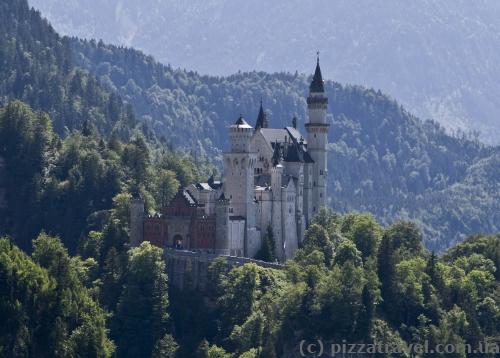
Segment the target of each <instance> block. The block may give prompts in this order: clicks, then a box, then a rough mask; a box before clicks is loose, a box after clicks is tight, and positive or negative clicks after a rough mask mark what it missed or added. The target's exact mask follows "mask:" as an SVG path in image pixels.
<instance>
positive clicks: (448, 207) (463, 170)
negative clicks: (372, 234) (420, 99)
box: [71, 39, 500, 250]
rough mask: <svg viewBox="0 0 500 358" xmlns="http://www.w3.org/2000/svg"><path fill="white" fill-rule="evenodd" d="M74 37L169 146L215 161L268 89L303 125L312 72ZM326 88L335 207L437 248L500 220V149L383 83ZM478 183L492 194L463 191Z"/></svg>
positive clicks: (80, 55) (287, 117)
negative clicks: (182, 64)
mask: <svg viewBox="0 0 500 358" xmlns="http://www.w3.org/2000/svg"><path fill="white" fill-rule="evenodd" d="M71 44H72V50H73V53H74V56H75V59H74V60H75V62H76V63H78V64H79V65H80V66H82V67H84V68H86V69H87V70H88V71H89V72H91V73H93V74H95V75H96V76H97V77H98V78H99V79H100V80H101V82H102V83H103V84H105V85H106V86H108V87H109V88H110V89H112V90H114V91H116V92H117V93H118V94H119V95H120V96H122V97H123V98H124V99H125V100H126V101H128V102H130V103H133V104H134V106H135V108H136V111H137V114H138V115H139V116H140V117H141V119H142V120H143V121H144V122H145V123H146V127H147V128H149V129H150V130H152V131H153V132H155V133H156V134H157V135H158V136H163V137H165V138H166V140H167V141H168V142H169V143H170V145H171V146H174V147H177V148H178V147H185V148H188V149H189V150H192V151H194V152H196V153H197V154H198V155H204V154H208V156H209V157H210V158H211V159H212V160H213V161H216V162H217V161H218V159H220V151H221V150H222V149H223V148H224V147H225V146H226V145H227V129H226V128H227V126H228V125H229V124H230V123H231V122H232V121H234V120H235V118H236V116H237V115H238V114H239V113H242V114H243V115H244V116H246V118H247V120H248V121H249V122H250V123H251V124H254V121H255V118H256V116H257V110H258V108H259V101H260V99H261V98H262V99H263V102H264V105H265V107H266V109H267V110H268V115H269V120H270V125H271V126H275V127H283V126H285V125H289V124H290V123H291V118H292V116H293V115H297V116H298V118H299V126H300V127H301V128H303V125H304V121H305V118H306V102H305V97H306V95H307V91H308V81H309V79H308V78H307V77H306V76H303V75H292V74H289V73H276V74H267V73H264V72H250V73H239V74H236V75H232V76H228V77H211V76H201V75H199V74H197V73H195V72H187V71H182V70H174V69H172V68H171V67H170V66H164V65H162V64H160V63H157V62H155V60H154V59H153V58H152V57H148V56H145V55H144V54H142V53H141V52H138V51H136V50H133V49H129V48H122V47H116V46H109V45H105V44H104V43H102V42H99V43H96V42H95V41H81V40H78V39H72V40H71ZM311 67H313V66H311ZM325 88H326V91H327V94H328V96H329V99H330V105H329V116H330V120H331V121H332V127H331V130H330V138H329V141H330V146H329V151H330V152H329V157H328V160H329V169H330V170H329V172H330V173H331V174H330V176H329V183H328V184H329V196H330V197H329V200H330V201H329V202H330V204H331V206H332V207H333V208H335V209H336V210H340V211H351V210H358V211H370V212H372V213H374V214H375V215H376V216H377V217H378V218H379V219H380V220H381V221H382V222H383V223H386V224H387V223H390V222H392V221H394V220H395V219H397V218H410V219H413V220H416V221H419V222H420V224H421V226H422V227H423V228H424V231H425V233H426V239H427V244H428V246H429V247H431V248H432V249H435V250H441V249H443V248H445V247H447V246H449V245H450V244H452V243H454V242H457V241H459V240H461V238H463V237H464V235H467V234H471V233H473V232H476V231H484V232H496V231H498V230H499V229H500V228H499V227H498V222H500V218H499V217H498V213H499V212H500V206H499V202H500V201H499V200H498V199H499V198H500V191H499V190H497V189H498V182H499V181H498V178H500V173H499V170H498V167H497V166H495V165H494V164H495V163H496V162H497V161H498V148H492V147H488V146H484V145H482V144H481V143H480V142H478V141H477V140H475V139H474V138H472V137H467V136H464V135H463V136H459V137H452V136H449V135H447V134H446V133H445V132H444V130H443V129H442V128H441V127H440V126H439V125H437V124H436V123H435V122H432V121H426V122H422V121H420V120H419V119H418V118H416V117H414V116H413V115H411V114H409V113H408V112H407V111H406V110H405V109H404V108H402V107H401V106H400V105H399V104H398V103H397V102H395V101H394V100H392V99H390V98H389V97H387V96H385V95H383V94H382V93H381V92H380V91H374V90H370V89H366V88H364V87H360V86H342V85H340V84H338V83H335V82H331V81H327V82H326V84H325ZM481 168H482V169H481ZM481 172H482V173H483V174H484V175H482V176H481V175H478V173H481ZM472 192H474V193H476V195H477V198H484V199H485V200H480V202H479V203H478V202H477V201H478V199H476V198H472V197H471V196H465V198H464V196H463V195H464V194H466V193H472ZM443 197H445V198H446V200H439V199H438V198H443Z"/></svg>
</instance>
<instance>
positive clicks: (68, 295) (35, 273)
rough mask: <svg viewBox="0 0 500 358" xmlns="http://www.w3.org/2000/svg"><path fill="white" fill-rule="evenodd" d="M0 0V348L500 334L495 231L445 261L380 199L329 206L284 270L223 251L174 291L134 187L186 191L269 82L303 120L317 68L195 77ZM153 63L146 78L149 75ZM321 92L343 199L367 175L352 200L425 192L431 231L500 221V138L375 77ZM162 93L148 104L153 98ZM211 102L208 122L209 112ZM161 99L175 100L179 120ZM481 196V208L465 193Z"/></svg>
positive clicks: (216, 351) (216, 346)
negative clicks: (417, 102) (420, 114)
mask: <svg viewBox="0 0 500 358" xmlns="http://www.w3.org/2000/svg"><path fill="white" fill-rule="evenodd" d="M0 9H1V12H0V16H1V17H2V19H1V22H0V26H1V29H2V32H1V33H0V35H1V39H0V41H1V44H0V45H1V46H0V51H1V52H0V62H1V70H0V73H1V74H0V76H1V82H0V83H1V91H2V92H1V96H2V106H1V108H0V158H2V163H1V167H0V183H1V186H2V189H3V192H4V194H5V198H3V199H4V200H2V202H0V236H1V237H2V238H0V317H1V318H2V325H0V356H2V357H3V356H5V357H112V356H117V357H199V358H229V357H244V358H252V357H262V358H268V357H270V358H272V357H293V356H294V355H297V354H298V351H297V350H298V347H299V342H300V341H301V340H303V339H305V340H309V339H313V340H315V339H323V340H325V342H327V341H330V342H339V341H342V340H346V342H364V343H382V344H394V345H399V346H401V345H403V344H411V343H422V342H429V344H430V345H431V346H434V345H435V344H438V343H440V344H454V345H457V346H460V345H461V344H470V345H471V346H473V347H477V345H478V344H479V343H480V342H489V343H491V344H493V343H497V344H500V341H499V337H500V331H499V327H500V282H499V280H500V276H499V272H500V271H499V269H500V236H498V235H496V236H495V235H475V236H470V237H468V238H466V239H465V240H464V241H463V242H462V243H460V244H457V245H453V246H452V247H451V248H449V249H447V250H446V251H444V253H443V254H442V255H440V256H436V255H435V254H434V253H433V252H432V251H429V250H428V249H426V248H425V246H424V245H423V243H424V240H423V235H422V232H421V231H420V229H419V225H418V224H415V223H413V222H409V221H395V222H394V223H393V224H392V225H387V223H386V222H382V224H383V225H381V223H379V222H377V220H376V219H375V218H374V217H373V216H371V215H370V214H360V213H348V214H337V213H333V212H331V211H329V210H324V211H322V212H321V213H320V214H319V215H318V216H317V217H316V218H315V219H314V223H313V225H311V226H310V227H309V228H308V230H307V233H306V237H305V239H304V241H303V243H302V244H301V247H300V249H299V250H298V252H297V255H296V258H295V259H294V260H290V261H288V262H286V263H285V264H284V265H283V267H282V268H281V269H270V268H263V267H260V266H258V265H255V264H247V265H244V266H240V267H236V268H233V269H230V268H229V266H228V265H226V264H225V263H224V259H223V258H220V259H217V260H215V261H214V262H213V263H212V264H211V266H210V269H209V272H208V276H209V281H210V282H209V285H208V287H209V288H210V289H209V290H208V292H189V291H188V292H186V291H183V292H179V291H177V290H176V289H175V288H174V287H171V286H170V285H169V282H168V277H167V275H166V273H165V272H166V268H165V261H164V260H163V253H162V250H161V249H160V248H156V247H154V246H152V245H150V244H149V243H147V242H145V243H143V244H142V245H141V246H139V247H136V248H130V245H129V234H128V230H127V228H128V226H129V207H128V206H129V202H130V199H131V197H132V196H133V195H136V194H139V193H140V194H141V195H142V196H143V197H144V198H145V200H146V206H147V209H148V210H153V209H154V208H156V207H158V206H159V205H162V204H164V203H167V202H168V201H169V200H170V199H171V198H172V197H173V195H175V193H176V192H177V190H178V188H179V187H180V186H184V185H186V184H188V183H191V182H193V181H197V180H200V179H202V178H206V177H208V175H210V174H212V173H213V172H214V170H215V168H214V167H213V165H212V163H217V160H213V161H208V160H207V159H206V158H208V157H210V159H216V158H215V157H216V156H217V155H218V153H219V152H218V151H217V150H216V149H215V148H216V147H217V146H220V145H222V143H223V141H224V139H223V138H224V137H223V135H222V134H221V135H220V137H217V136H216V135H215V133H219V132H220V133H223V131H222V128H223V127H224V121H222V120H221V119H220V118H223V117H222V116H224V118H227V121H229V120H230V118H232V115H233V113H232V112H233V111H236V112H238V111H240V110H241V111H242V112H243V113H250V112H251V111H254V110H255V109H256V108H257V107H256V106H255V103H256V101H257V100H258V98H259V96H260V94H264V93H267V97H265V99H264V100H265V102H266V103H268V108H269V110H270V117H271V123H273V124H274V125H283V123H284V122H281V121H280V119H284V118H290V117H291V113H292V112H291V111H292V110H293V109H294V108H295V109H296V110H297V113H298V114H299V115H300V116H301V117H302V118H304V115H305V112H304V104H303V101H304V98H303V96H304V93H305V85H306V78H304V77H302V76H299V75H296V76H295V75H289V74H276V75H266V74H263V73H260V74H259V73H253V74H238V75H235V76H233V77H230V78H208V77H206V78H205V77H199V76H198V75H196V74H195V73H188V72H184V71H179V70H175V71H174V70H172V69H169V68H168V67H162V66H161V65H158V64H155V63H154V62H153V61H152V60H151V59H149V60H148V59H147V58H145V57H144V56H143V55H142V54H140V53H138V52H136V51H133V50H128V49H120V48H114V47H110V46H104V45H102V44H96V43H83V42H82V43H80V42H78V41H77V40H75V39H65V38H61V37H59V36H58V35H57V34H56V33H55V32H54V31H53V30H52V29H51V27H50V26H49V24H48V23H47V22H45V21H43V20H41V18H40V14H38V13H37V12H34V11H32V10H30V9H29V8H28V5H27V3H26V2H25V1H24V0H7V1H3V2H2V3H1V4H0ZM75 41H76V42H75ZM78 46H82V47H81V48H79V47H78ZM78 48H79V49H78ZM51 49H53V51H52V50H51ZM84 50H85V51H90V52H91V51H95V53H94V54H93V55H92V56H97V53H98V52H99V51H101V52H103V53H106V54H107V55H106V56H115V55H116V56H118V57H119V58H120V57H121V56H122V55H123V56H124V57H123V58H122V60H121V61H123V63H122V64H125V63H127V66H125V65H123V67H120V66H122V65H119V64H120V63H121V62H120V61H118V59H117V60H116V62H115V64H114V65H109V68H111V69H113V71H117V70H118V69H120V68H122V69H123V71H125V70H126V69H127V68H129V70H127V71H130V72H126V73H125V74H124V75H123V78H129V79H130V80H128V81H127V82H130V81H131V80H133V79H134V78H136V77H137V83H139V84H140V86H144V87H148V86H149V87H148V88H153V87H155V85H154V84H151V83H148V82H147V81H149V80H151V79H154V80H155V81H156V79H158V78H160V77H165V76H166V75H167V74H170V75H171V76H172V77H171V78H172V79H173V81H174V82H173V85H172V86H175V88H172V89H168V87H167V85H166V84H163V83H162V84H161V86H165V87H164V88H163V89H162V87H160V84H157V85H156V86H157V87H156V90H158V91H164V93H165V97H162V96H158V97H156V98H157V99H156V105H152V104H151V105H150V104H143V105H142V106H141V104H140V101H139V98H140V96H138V97H136V96H131V95H130V94H129V95H127V93H124V92H123V89H122V88H121V87H119V86H117V85H115V84H114V82H113V81H114V80H115V81H116V79H113V78H112V77H109V79H110V80H109V81H107V82H106V78H105V77H106V74H107V72H106V70H105V69H106V68H107V67H106V65H104V69H103V70H102V71H104V72H102V73H101V75H102V76H100V75H97V76H99V77H98V78H99V79H97V77H94V71H93V68H92V64H91V62H88V63H87V65H84V62H85V61H89V60H88V58H91V57H92V56H90V54H89V53H87V54H86V55H84V53H85V51H84ZM125 55H126V56H125ZM78 58H79V60H78ZM86 58H87V60H85V59H86ZM127 59H128V60H127ZM148 61H149V62H148ZM102 62H103V63H106V62H107V61H106V60H105V59H102ZM132 64H135V65H134V66H132ZM80 66H81V67H80ZM109 68H108V70H109ZM148 68H149V70H150V71H151V72H150V74H149V77H148V76H145V75H144V73H142V72H141V71H144V69H148ZM133 71H137V74H136V75H134V74H133ZM139 73H142V74H141V75H140V76H139ZM143 75H144V76H143ZM141 77H143V81H145V82H144V83H140V82H139V79H140V78H141ZM245 79H246V80H245ZM291 79H293V81H296V86H295V87H294V86H289V84H290V83H289V81H290V80H291ZM110 81H111V82H110ZM133 81H134V82H135V81H136V80H133ZM210 81H212V82H210ZM181 83H182V85H181ZM203 83H205V84H203ZM207 83H211V85H210V86H209V85H208V84H207ZM252 83H253V84H252ZM231 86H233V87H231ZM198 87H199V88H203V89H204V91H207V92H206V94H205V95H204V96H200V95H199V94H200V92H197V91H198ZM137 88H139V89H140V88H141V87H139V85H137V87H136V89H137ZM231 88H232V89H231ZM249 88H250V89H249ZM294 88H295V89H294ZM301 88H302V89H301ZM327 88H328V92H329V96H330V99H331V111H332V115H333V119H334V120H333V127H334V129H333V130H332V144H331V147H330V154H331V156H330V161H331V163H330V165H331V166H332V168H334V167H335V166H337V167H338V168H343V169H344V170H343V171H342V172H340V171H339V172H338V173H337V174H335V175H334V180H335V181H334V183H335V184H336V186H334V187H333V188H335V189H332V199H333V200H332V205H333V206H334V207H335V205H343V206H342V207H340V209H342V210H350V209H351V207H350V206H349V205H354V204H349V205H348V204H347V203H356V201H355V200H354V199H353V198H351V199H349V201H348V200H347V196H348V193H349V190H354V186H355V185H356V183H359V182H362V181H363V180H366V177H363V176H364V175H368V173H369V174H370V176H369V177H370V178H371V179H370V180H372V181H373V182H372V184H369V183H367V184H365V185H362V186H359V185H358V188H357V189H356V190H363V191H362V192H360V193H359V199H356V200H358V204H357V205H373V207H375V204H376V200H380V204H379V205H378V207H379V208H381V207H382V208H386V210H392V209H390V205H391V204H390V200H391V198H382V196H383V195H388V196H391V197H392V196H394V198H392V200H394V203H393V204H392V205H395V203H396V202H398V201H397V200H401V199H402V198H403V197H404V196H406V200H408V203H410V202H411V201H412V200H417V199H418V200H421V201H422V202H423V203H422V205H421V206H417V208H419V209H418V210H423V208H425V205H430V204H429V203H427V202H426V200H431V199H432V200H434V202H433V204H432V205H433V207H434V208H436V209H435V210H439V208H441V210H443V212H442V213H441V214H439V212H432V211H425V213H424V214H425V215H428V216H432V217H433V218H434V220H436V221H435V222H436V223H437V224H439V225H441V226H439V225H438V226H433V227H434V228H438V229H439V230H440V231H439V232H441V230H444V231H443V232H446V225H450V228H449V230H450V232H453V233H456V232H458V231H457V230H456V229H453V228H452V227H455V226H454V225H461V224H463V223H468V222H469V221H464V217H468V216H470V214H471V213H473V214H474V217H473V218H472V219H471V220H476V221H477V222H476V221H471V222H473V223H475V225H477V227H479V228H484V227H486V228H487V229H491V230H494V229H495V228H496V226H495V225H497V223H498V220H497V219H496V217H495V215H498V211H497V210H495V208H496V206H495V205H498V200H496V198H497V196H498V181H497V180H496V179H498V170H499V169H498V157H499V156H498V152H497V150H496V149H494V148H489V147H485V146H482V145H481V144H480V143H478V142H477V141H475V140H473V139H471V138H466V137H459V138H457V137H449V136H447V135H445V134H444V132H443V131H442V130H441V129H440V128H439V127H438V126H436V125H435V124H433V123H430V122H426V123H422V122H420V121H419V120H418V119H416V118H414V117H412V116H411V115H409V114H408V113H406V112H405V111H404V110H403V109H402V108H401V107H400V106H398V105H397V103H395V102H394V101H392V100H389V99H388V98H386V97H385V96H383V95H382V94H380V93H377V92H374V91H372V90H366V89H363V88H359V87H353V86H340V85H338V84H335V83H331V82H329V83H328V84H327ZM188 89H189V91H188ZM216 89H218V90H219V91H221V92H217V93H219V94H217V95H216V94H213V93H215V92H214V91H216ZM263 89H266V91H267V92H266V91H264V90H263ZM298 89H301V90H300V91H299V90H298ZM142 91H143V90H142V89H141V90H138V93H143V92H142ZM199 91H202V90H201V89H199ZM226 91H227V92H226ZM230 91H234V92H233V96H234V97H232V99H230V98H229V96H230V95H229V93H231V92H230ZM153 93H154V91H153V92H151V93H150V94H148V93H146V94H144V99H145V100H147V101H153V98H155V97H154V95H153ZM224 93H226V94H224ZM37 94H38V95H37ZM247 94H248V96H247ZM172 96H173V97H172ZM172 98H177V100H175V101H174V100H173V99H172ZM201 98H203V100H202V99H201ZM216 98H219V100H216ZM242 98H246V99H247V100H248V101H247V102H243V101H242V100H241V99H242ZM293 98H295V100H293ZM167 99H168V100H172V101H173V102H171V103H170V102H168V101H167ZM212 100H213V102H212ZM184 101H186V102H184ZM224 101H226V102H227V103H226V104H225V105H224ZM287 101H288V102H287ZM294 101H295V102H294ZM126 103H127V104H126ZM146 103H149V102H146ZM237 103H246V104H245V106H248V107H241V106H242V105H238V104H237ZM202 104H203V106H206V107H203V106H202ZM210 106H214V107H213V108H212V110H211V113H213V114H212V115H213V116H214V117H206V116H205V114H206V113H207V111H208V109H207V108H209V107H210ZM217 106H220V107H217ZM254 106H255V109H254ZM161 107H164V110H166V109H168V110H171V109H172V108H175V109H176V111H174V112H171V113H172V117H170V118H171V119H172V121H171V123H170V124H169V122H168V121H167V120H166V119H168V118H169V117H168V115H166V114H165V113H170V112H163V110H160V109H158V108H161ZM148 108H150V109H148ZM245 108H246V109H247V111H248V112H246V111H243V109H245ZM146 110H147V111H151V112H146ZM156 110H158V112H157V113H154V112H153V111H156ZM216 110H217V111H216ZM196 111H199V113H200V114H199V116H192V115H191V113H196ZM224 111H226V112H224ZM174 114H175V115H176V117H174ZM218 116H221V117H220V118H219V117H218ZM189 118H190V119H191V120H193V121H195V122H187V119H189ZM210 118H211V119H210ZM198 120H200V121H201V122H200V123H197V122H196V121H198ZM162 126H165V128H163V127H162ZM204 126H205V127H204ZM211 126H212V127H211ZM161 128H163V129H161ZM210 128H212V129H210ZM203 130H206V131H207V133H209V134H210V133H212V134H213V136H209V137H210V138H209V140H210V141H203V140H201V139H202V138H203ZM211 130H212V131H213V132H210V131H211ZM189 133H191V136H189ZM189 138H198V139H199V142H198V148H195V149H194V150H189V149H187V150H185V151H180V150H174V148H176V147H179V146H180V145H181V144H182V143H185V142H187V141H188V140H189ZM190 142H193V140H190ZM367 143H368V144H367ZM201 148H203V150H204V151H205V152H202V150H201ZM382 150H387V153H386V154H384V155H380V159H378V158H377V155H379V154H378V152H379V151H382ZM204 153H206V154H207V156H205V155H204ZM384 153H385V152H384ZM209 155H210V156H209ZM349 161H350V163H349ZM495 161H496V162H495ZM495 163H496V164H495ZM333 165H334V166H333ZM379 166H380V167H379ZM382 166H385V167H384V170H382V169H381V167H382ZM443 170H446V173H444V172H443ZM332 172H334V170H332ZM413 172H415V173H416V174H412V173H413ZM395 173H399V174H398V175H395ZM342 178H343V179H342ZM436 178H441V179H440V180H441V181H437V179H436ZM398 180H399V181H400V182H398ZM348 183H350V184H349V185H350V186H347V189H344V188H343V187H341V185H347V184H348ZM398 183H399V184H398ZM403 183H404V185H403ZM338 186H339V187H338ZM370 186H371V187H372V189H370V190H372V191H370V190H369V189H368V188H370ZM384 188H385V189H384ZM400 188H404V190H403V189H400ZM438 189H439V190H438ZM384 190H386V191H384ZM397 190H401V192H398V191H397ZM378 191H381V192H380V193H379V192H378ZM388 193H391V194H390V195H389V194H388ZM465 194H466V195H465ZM472 194H473V195H478V197H477V200H481V201H482V204H481V205H476V204H475V203H474V202H469V200H468V195H472ZM454 195H457V197H460V199H461V201H460V202H457V201H456V200H458V199H457V198H455V197H454ZM495 195H497V196H495ZM342 200H344V202H342ZM341 203H343V204H341ZM437 203H439V205H438V204H437ZM417 204H418V203H413V205H417ZM424 204H425V205H424ZM407 205H410V204H407ZM445 205H448V207H446V206H445ZM453 205H456V206H453ZM401 207H403V208H404V206H403V205H402V206H401ZM454 208H455V209H454ZM445 209H446V210H445ZM401 210H403V209H401ZM404 210H408V209H407V207H406V208H405V209H404ZM415 210H416V209H415ZM454 210H457V211H454ZM450 213H451V214H450ZM390 214H391V215H392V213H390ZM424 214H421V216H419V217H420V218H425V216H423V215H424ZM388 215H389V214H388ZM439 215H442V216H441V217H440V216H439ZM446 215H456V216H455V221H446V220H445V219H446V218H447V217H446ZM381 216H383V215H381ZM406 216H411V213H408V215H406ZM387 217H389V216H387ZM390 217H391V218H392V219H395V218H396V216H390ZM440 220H441V221H440ZM488 220H489V221H490V223H489V225H490V226H484V225H486V224H484V222H485V221H488ZM438 229H436V230H438ZM469 229H470V230H475V229H476V226H471V227H470V228H467V230H469ZM453 230H455V231H453ZM467 230H463V231H460V232H461V233H464V232H467ZM426 233H427V234H429V233H430V234H432V232H429V231H427V232H426ZM432 238H437V239H439V240H441V239H442V238H441V237H440V236H439V235H438V234H435V235H431V236H429V237H428V238H427V241H426V244H427V246H429V239H432ZM272 240H273V239H272V235H268V237H267V238H266V242H267V245H265V246H264V248H263V250H262V251H261V252H260V253H259V255H260V257H261V258H262V259H265V260H268V261H274V255H273V252H272V247H273V246H274V245H273V244H272ZM439 242H442V241H439ZM443 245H444V244H443ZM439 247H440V248H441V247H442V246H439ZM493 352H495V351H493ZM471 355H472V356H473V355H474V354H469V356H471ZM387 356H397V357H401V356H410V354H409V353H408V354H406V353H401V354H392V355H391V354H388V355H387ZM420 356H425V355H424V354H421V355H420ZM456 356H465V353H464V352H458V353H457V354H456ZM490 356H494V353H492V354H490Z"/></svg>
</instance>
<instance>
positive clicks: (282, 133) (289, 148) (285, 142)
mask: <svg viewBox="0 0 500 358" xmlns="http://www.w3.org/2000/svg"><path fill="white" fill-rule="evenodd" d="M261 133H262V135H263V136H264V139H265V140H266V142H267V143H268V144H269V145H270V146H271V148H273V151H274V152H275V153H273V164H274V165H276V164H277V161H278V159H279V156H281V158H282V159H283V160H284V161H285V162H300V163H314V160H313V159H312V158H311V155H310V154H309V153H308V152H307V142H306V141H305V140H304V137H303V136H302V134H301V133H300V132H299V131H298V130H297V129H296V128H293V127H285V128H283V129H277V128H262V129H261ZM276 145H278V146H279V148H276ZM274 162H276V164H275V163H274Z"/></svg>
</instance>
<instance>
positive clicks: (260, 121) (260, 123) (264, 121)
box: [255, 100, 267, 130]
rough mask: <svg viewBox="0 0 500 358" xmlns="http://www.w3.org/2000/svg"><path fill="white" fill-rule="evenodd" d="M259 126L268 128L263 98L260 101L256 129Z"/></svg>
mask: <svg viewBox="0 0 500 358" xmlns="http://www.w3.org/2000/svg"><path fill="white" fill-rule="evenodd" d="M259 128H267V118H266V113H265V112H264V107H263V106H262V100H261V101H260V109H259V115H258V116H257V122H256V123H255V130H257V129H259Z"/></svg>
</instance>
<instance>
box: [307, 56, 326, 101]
mask: <svg viewBox="0 0 500 358" xmlns="http://www.w3.org/2000/svg"><path fill="white" fill-rule="evenodd" d="M316 54H317V59H316V70H315V71H314V76H313V80H312V82H311V85H310V86H309V90H310V91H311V92H315V93H324V92H325V87H324V85H323V83H324V81H323V76H322V75H321V68H320V67H319V51H318V52H317V53H316Z"/></svg>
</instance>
